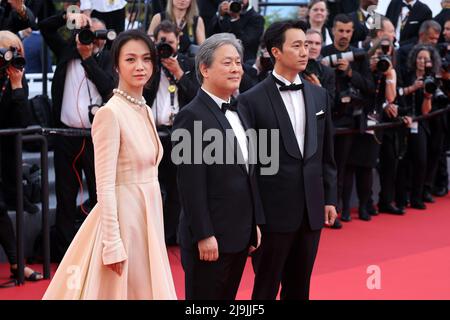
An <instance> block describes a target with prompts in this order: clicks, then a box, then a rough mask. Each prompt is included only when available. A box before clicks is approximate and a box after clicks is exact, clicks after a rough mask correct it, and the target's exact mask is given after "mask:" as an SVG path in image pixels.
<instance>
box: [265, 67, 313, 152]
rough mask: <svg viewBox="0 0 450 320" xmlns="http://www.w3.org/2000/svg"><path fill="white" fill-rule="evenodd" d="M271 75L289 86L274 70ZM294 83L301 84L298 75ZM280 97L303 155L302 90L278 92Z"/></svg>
mask: <svg viewBox="0 0 450 320" xmlns="http://www.w3.org/2000/svg"><path fill="white" fill-rule="evenodd" d="M272 74H273V75H274V76H275V77H276V78H277V79H278V80H280V81H282V82H283V83H285V84H286V85H289V84H291V82H290V81H289V80H287V79H286V78H284V77H282V76H280V75H279V74H277V73H276V72H275V70H274V71H273V72H272ZM294 83H296V84H298V83H302V81H301V80H300V77H299V76H298V75H297V76H296V78H295V80H294ZM277 87H278V88H279V87H280V85H278V84H277ZM280 95H281V98H282V99H283V102H284V106H285V107H286V110H287V112H288V114H289V119H290V120H291V124H292V128H293V129H294V133H295V137H296V138H297V143H298V146H299V148H300V152H301V153H302V155H303V150H304V147H305V126H306V113H305V99H304V98H303V92H302V90H288V91H280Z"/></svg>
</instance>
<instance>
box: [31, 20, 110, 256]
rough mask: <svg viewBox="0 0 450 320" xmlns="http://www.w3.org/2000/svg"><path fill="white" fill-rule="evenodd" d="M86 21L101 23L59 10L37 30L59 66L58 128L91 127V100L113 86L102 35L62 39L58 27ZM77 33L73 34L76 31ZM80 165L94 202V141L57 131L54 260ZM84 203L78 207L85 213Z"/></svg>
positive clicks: (72, 213)
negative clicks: (82, 40) (89, 40)
mask: <svg viewBox="0 0 450 320" xmlns="http://www.w3.org/2000/svg"><path fill="white" fill-rule="evenodd" d="M67 21H70V22H75V24H73V23H72V24H70V23H69V25H71V26H75V25H76V26H80V27H85V26H87V25H88V24H89V25H90V27H91V31H94V30H100V29H105V25H104V24H103V23H102V22H101V21H100V20H96V19H95V18H93V19H90V18H88V17H87V16H85V15H84V14H76V13H68V14H67V15H66V13H62V14H57V15H54V16H52V17H49V18H47V19H45V20H42V21H41V22H40V23H39V28H40V30H41V34H42V36H43V38H44V40H45V42H46V43H47V45H48V46H49V47H50V49H51V50H52V51H53V53H54V55H55V57H56V59H57V66H56V70H55V74H54V76H53V82H52V102H53V118H54V121H55V126H56V127H58V128H75V129H84V128H90V127H91V121H92V119H93V112H95V109H96V107H93V106H94V105H95V106H101V105H102V103H103V102H106V101H107V100H108V99H109V97H110V95H111V94H112V90H113V89H114V78H113V74H112V72H113V71H112V60H111V56H110V53H109V51H107V50H106V49H103V48H104V45H105V41H104V40H99V39H97V40H95V41H94V43H92V44H88V45H84V44H82V43H80V42H79V40H78V37H77V36H74V37H72V39H71V40H70V41H66V40H64V39H63V38H62V37H61V36H60V34H59V33H58V29H59V28H61V27H63V26H66V25H67ZM74 35H75V34H74ZM82 171H83V172H84V175H85V177H86V182H87V186H88V191H89V200H90V201H89V207H91V208H92V207H93V206H94V205H95V203H96V202H97V195H96V187H95V174H94V147H93V144H92V139H91V138H90V137H86V138H85V137H71V136H57V137H56V140H55V180H56V230H55V231H56V232H55V236H56V239H55V251H54V252H52V260H54V261H59V260H61V258H62V257H63V256H64V253H65V252H66V250H67V248H68V246H69V244H70V242H71V241H72V239H73V237H74V236H75V233H76V224H75V223H76V219H77V212H78V210H77V195H78V190H79V189H80V183H79V179H81V176H82V175H81V174H82ZM87 210H88V208H84V207H82V211H84V213H87V212H86V211H87Z"/></svg>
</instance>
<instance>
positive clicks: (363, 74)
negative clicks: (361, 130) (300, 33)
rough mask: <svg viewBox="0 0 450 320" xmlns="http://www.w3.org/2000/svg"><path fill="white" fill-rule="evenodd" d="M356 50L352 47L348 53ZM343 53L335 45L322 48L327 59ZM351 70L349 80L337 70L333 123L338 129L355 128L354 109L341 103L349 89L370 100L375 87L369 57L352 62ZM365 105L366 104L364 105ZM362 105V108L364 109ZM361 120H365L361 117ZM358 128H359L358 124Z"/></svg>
mask: <svg viewBox="0 0 450 320" xmlns="http://www.w3.org/2000/svg"><path fill="white" fill-rule="evenodd" d="M355 49H356V48H354V47H352V46H350V47H349V48H348V49H347V51H353V50H355ZM337 53H343V52H341V51H339V50H338V49H336V47H335V46H334V45H332V44H331V45H328V46H326V47H324V48H322V52H321V54H322V56H324V57H327V56H330V55H333V54H337ZM350 68H351V69H352V77H351V78H349V77H348V76H347V75H345V74H344V72H342V71H340V70H337V69H336V70H335V75H336V96H335V100H334V101H335V103H334V110H333V114H332V115H333V123H334V125H335V126H336V127H347V128H352V127H354V126H355V121H354V116H353V111H354V108H352V107H349V106H345V105H344V104H342V103H341V100H340V95H341V94H342V93H343V92H346V90H347V89H349V87H350V86H351V87H353V88H355V89H358V90H359V93H360V97H361V98H362V99H363V100H366V99H368V97H369V96H370V95H372V94H373V92H374V90H375V86H374V83H373V78H372V75H371V72H370V68H369V62H368V59H367V56H364V57H363V58H361V59H358V60H355V61H352V62H350ZM362 104H364V105H365V103H362ZM362 104H361V106H360V107H362ZM361 120H363V118H362V117H361ZM357 126H359V125H358V124H357Z"/></svg>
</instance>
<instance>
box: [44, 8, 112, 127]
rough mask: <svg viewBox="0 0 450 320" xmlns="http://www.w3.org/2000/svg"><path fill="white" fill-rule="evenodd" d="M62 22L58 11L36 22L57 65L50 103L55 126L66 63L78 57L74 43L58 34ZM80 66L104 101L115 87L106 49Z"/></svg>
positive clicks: (60, 101)
mask: <svg viewBox="0 0 450 320" xmlns="http://www.w3.org/2000/svg"><path fill="white" fill-rule="evenodd" d="M65 24H66V20H64V19H63V17H62V14H58V15H54V16H52V17H49V18H47V19H45V20H42V21H41V22H40V23H39V28H40V30H41V34H42V36H43V38H44V40H45V42H46V43H47V45H48V46H49V47H50V49H51V50H52V51H53V53H54V54H55V56H56V58H57V66H56V69H55V73H54V75H53V81H52V105H53V117H54V121H55V125H56V126H63V124H62V122H61V107H62V100H63V94H64V84H65V81H66V71H67V65H68V63H69V62H70V61H71V60H73V59H81V57H80V55H79V53H78V50H77V47H76V44H75V42H67V41H65V40H64V39H63V38H62V37H61V36H60V35H59V33H58V29H59V28H60V27H62V26H64V25H65ZM81 65H82V66H83V68H84V70H85V71H86V75H87V77H88V78H89V80H91V81H92V82H93V83H94V85H95V86H96V88H97V90H98V92H99V93H100V95H101V96H102V100H103V101H104V102H106V101H107V100H108V99H109V98H110V96H111V94H112V90H113V89H114V87H115V83H116V81H115V79H114V77H113V72H112V59H111V55H110V52H109V51H108V50H106V49H104V50H102V51H101V52H100V53H99V54H98V55H96V56H95V57H94V56H91V57H90V58H88V59H86V60H84V61H83V60H82V62H81Z"/></svg>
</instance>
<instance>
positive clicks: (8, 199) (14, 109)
mask: <svg viewBox="0 0 450 320" xmlns="http://www.w3.org/2000/svg"><path fill="white" fill-rule="evenodd" d="M11 48H13V50H12V49H11ZM0 51H1V53H2V54H1V56H0V60H1V63H0V65H1V67H0V84H1V88H2V90H1V91H0V129H7V128H22V127H26V126H27V125H28V124H29V123H30V118H31V111H30V109H29V105H28V86H27V81H26V79H25V77H24V70H23V66H24V62H25V60H24V59H23V56H24V51H23V45H22V42H21V41H20V39H19V38H18V37H17V36H16V35H15V34H13V33H12V32H9V31H0ZM13 150H14V136H1V137H0V155H1V171H0V172H1V178H0V245H1V246H2V247H3V249H4V250H5V253H6V256H7V258H8V261H9V263H10V271H11V274H12V276H11V277H12V278H14V279H18V269H17V267H18V266H17V248H16V239H15V235H14V229H13V225H12V222H11V219H10V217H9V215H8V210H7V207H8V206H12V209H13V210H15V206H16V203H15V201H16V196H15V194H16V180H15V167H16V165H22V159H16V157H15V155H14V152H13ZM24 209H25V210H27V211H28V210H29V209H28V207H27V206H26V205H25V206H24ZM36 209H37V210H39V209H38V208H37V207H36ZM24 271H25V280H28V281H37V280H41V279H42V275H41V274H40V273H38V272H35V271H34V270H32V269H30V268H28V267H25V270H24Z"/></svg>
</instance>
